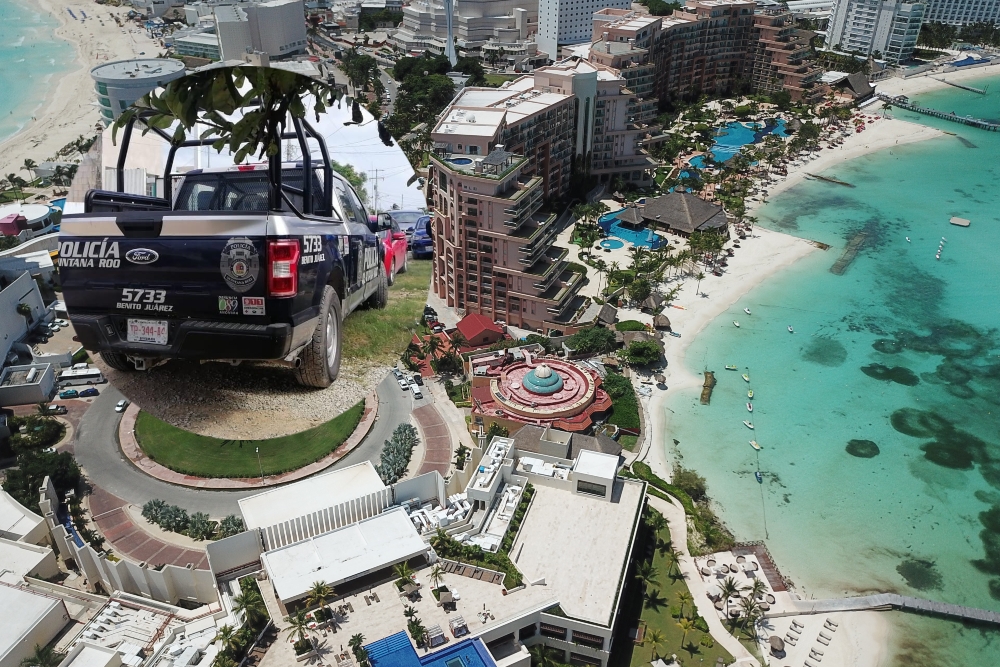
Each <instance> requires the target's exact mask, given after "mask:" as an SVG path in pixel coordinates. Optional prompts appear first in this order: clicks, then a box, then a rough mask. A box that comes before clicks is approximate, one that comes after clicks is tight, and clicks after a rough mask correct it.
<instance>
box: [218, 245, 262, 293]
mask: <svg viewBox="0 0 1000 667" xmlns="http://www.w3.org/2000/svg"><path fill="white" fill-rule="evenodd" d="M219 271H220V272H221V273H222V279H223V280H225V281H226V284H227V285H229V286H230V287H231V288H232V289H233V290H235V291H237V292H240V293H243V292H249V291H250V288H252V287H253V286H254V283H256V282H257V274H259V273H260V255H259V254H258V253H257V248H256V247H255V246H254V244H253V241H251V240H250V239H248V238H246V237H238V238H232V239H229V240H228V241H226V246H225V247H224V248H223V249H222V257H221V258H220V260H219Z"/></svg>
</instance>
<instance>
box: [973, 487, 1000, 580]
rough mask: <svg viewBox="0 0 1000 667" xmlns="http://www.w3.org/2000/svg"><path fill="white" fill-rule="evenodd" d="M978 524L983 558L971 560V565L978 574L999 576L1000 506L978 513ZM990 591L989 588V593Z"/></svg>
mask: <svg viewBox="0 0 1000 667" xmlns="http://www.w3.org/2000/svg"><path fill="white" fill-rule="evenodd" d="M979 523H981V524H983V530H981V531H980V532H979V539H981V540H982V541H983V551H984V552H985V558H977V559H976V560H973V561H972V565H973V566H975V568H976V569H977V570H979V571H980V572H984V573H986V574H993V575H1000V505H994V506H993V507H991V508H989V509H988V510H986V511H985V512H980V513H979ZM992 590H993V587H992V586H991V587H990V591H991V593H992Z"/></svg>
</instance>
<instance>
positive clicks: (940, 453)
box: [920, 440, 973, 470]
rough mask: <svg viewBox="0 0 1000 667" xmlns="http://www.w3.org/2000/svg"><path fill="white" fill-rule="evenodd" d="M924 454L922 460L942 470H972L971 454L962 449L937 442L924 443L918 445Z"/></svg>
mask: <svg viewBox="0 0 1000 667" xmlns="http://www.w3.org/2000/svg"><path fill="white" fill-rule="evenodd" d="M920 449H921V450H922V451H923V452H924V458H925V459H927V460H928V461H930V462H931V463H935V464H937V465H939V466H941V467H942V468H951V469H952V470H972V468H973V465H972V463H973V458H972V454H971V453H969V452H968V451H967V450H965V449H963V448H962V447H948V446H947V445H945V444H943V443H940V442H938V441H936V440H935V441H934V442H928V443H924V444H923V445H920Z"/></svg>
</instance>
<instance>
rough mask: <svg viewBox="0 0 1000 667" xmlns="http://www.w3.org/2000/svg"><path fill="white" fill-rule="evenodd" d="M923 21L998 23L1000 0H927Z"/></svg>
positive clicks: (957, 23)
mask: <svg viewBox="0 0 1000 667" xmlns="http://www.w3.org/2000/svg"><path fill="white" fill-rule="evenodd" d="M924 21H925V22H936V23H946V24H947V25H956V26H961V25H969V24H970V23H993V24H1000V0H927V11H926V12H925V13H924Z"/></svg>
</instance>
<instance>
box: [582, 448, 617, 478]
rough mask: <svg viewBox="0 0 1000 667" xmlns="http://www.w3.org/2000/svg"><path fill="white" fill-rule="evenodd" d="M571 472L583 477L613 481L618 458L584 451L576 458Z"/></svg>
mask: <svg viewBox="0 0 1000 667" xmlns="http://www.w3.org/2000/svg"><path fill="white" fill-rule="evenodd" d="M573 470H574V471H575V472H578V473H580V474H583V475H590V476H592V477H600V478H601V479H614V477H615V475H617V474H618V457H617V456H613V455H611V454H604V453H602V452H595V451H592V450H590V449H584V450H581V451H580V454H579V456H577V457H576V464H575V465H574V466H573Z"/></svg>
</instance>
